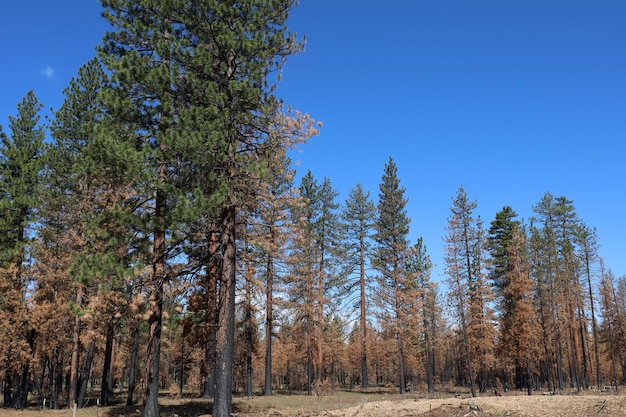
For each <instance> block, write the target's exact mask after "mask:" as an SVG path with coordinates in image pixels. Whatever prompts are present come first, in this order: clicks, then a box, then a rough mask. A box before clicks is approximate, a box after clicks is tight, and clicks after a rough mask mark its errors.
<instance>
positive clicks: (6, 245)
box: [0, 91, 46, 409]
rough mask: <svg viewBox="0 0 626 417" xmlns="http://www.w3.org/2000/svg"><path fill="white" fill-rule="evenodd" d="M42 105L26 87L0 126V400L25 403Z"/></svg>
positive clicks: (7, 404) (8, 403) (30, 346)
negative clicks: (6, 123) (1, 397)
mask: <svg viewBox="0 0 626 417" xmlns="http://www.w3.org/2000/svg"><path fill="white" fill-rule="evenodd" d="M41 108H42V105H41V104H40V103H39V101H38V100H37V97H36V96H35V93H33V92H32V91H29V92H28V93H27V94H26V96H25V97H24V98H23V99H22V101H21V102H20V103H19V104H18V106H17V115H15V116H9V130H10V134H8V135H7V134H6V133H4V132H3V130H2V128H1V127H0V294H1V295H0V334H1V335H0V346H2V348H1V349H0V355H1V356H0V358H1V359H0V361H1V363H3V364H4V366H3V369H2V371H3V372H2V374H3V375H4V381H3V386H4V406H5V407H13V408H17V409H22V408H24V407H26V404H27V400H28V398H27V397H28V392H29V383H30V380H29V378H30V367H31V356H32V352H31V350H32V349H33V346H34V338H35V334H34V332H33V331H32V326H31V324H30V323H29V312H28V309H29V307H28V303H27V289H28V286H29V280H30V279H31V277H30V274H29V273H28V270H27V268H28V267H27V264H28V263H29V262H27V261H28V259H29V257H30V256H31V251H32V238H33V233H34V226H35V224H34V223H35V221H36V215H37V211H38V210H39V208H40V206H41V199H40V191H41V187H42V170H43V155H44V138H45V136H46V128H45V126H43V125H42V124H41V123H40V118H41V116H40V115H39V112H40V110H41Z"/></svg>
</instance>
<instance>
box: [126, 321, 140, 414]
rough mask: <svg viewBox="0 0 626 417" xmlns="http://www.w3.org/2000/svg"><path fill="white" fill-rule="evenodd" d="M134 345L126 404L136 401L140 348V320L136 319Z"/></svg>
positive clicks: (129, 365)
mask: <svg viewBox="0 0 626 417" xmlns="http://www.w3.org/2000/svg"><path fill="white" fill-rule="evenodd" d="M132 337H133V346H132V348H131V354H130V363H129V364H128V395H127V397H126V405H133V404H134V403H135V401H134V398H133V397H134V396H135V385H136V382H137V381H136V379H137V377H136V375H137V353H138V350H139V321H135V324H134V325H133V333H132Z"/></svg>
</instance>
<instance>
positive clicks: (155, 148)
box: [100, 0, 312, 416]
mask: <svg viewBox="0 0 626 417" xmlns="http://www.w3.org/2000/svg"><path fill="white" fill-rule="evenodd" d="M292 4H293V1H291V0H263V1H260V0H259V1H254V2H248V3H236V2H228V3H223V2H219V1H215V0H212V1H206V2H201V3H199V2H195V1H190V0H189V1H187V0H186V1H182V2H178V1H172V0H159V1H156V2H155V1H147V0H142V1H130V0H103V5H104V6H105V17H106V18H107V19H108V20H109V22H110V23H111V24H112V25H113V27H114V29H115V31H113V32H109V33H108V34H106V35H105V39H104V45H103V46H102V47H101V49H100V51H101V55H102V57H103V60H104V62H105V63H106V65H107V67H108V68H109V70H111V72H112V88H111V89H110V91H109V93H108V95H107V97H108V106H109V109H110V112H111V115H112V117H113V119H114V120H115V121H116V122H117V123H118V125H119V126H122V127H123V128H124V129H123V131H122V134H121V135H120V134H119V133H117V135H116V136H117V137H118V140H114V139H113V138H112V137H109V140H106V141H105V143H107V144H108V145H109V146H108V148H109V153H110V154H111V155H114V156H115V159H117V160H118V161H117V163H118V166H120V165H122V166H125V167H126V168H132V169H129V172H128V174H130V175H132V176H133V177H134V178H136V179H137V186H138V187H141V188H140V191H139V194H140V195H142V196H143V198H144V200H143V201H146V202H148V203H149V205H148V206H146V207H145V208H142V210H140V211H139V212H140V213H142V214H144V216H142V218H143V219H145V226H143V229H144V233H145V235H149V234H151V235H152V247H153V250H152V260H151V263H152V266H153V272H152V276H151V278H150V280H149V282H147V283H146V284H147V290H149V293H150V294H151V300H150V303H149V305H150V309H151V310H150V319H149V327H150V340H149V348H148V349H149V351H148V352H149V357H148V369H147V391H146V405H145V407H144V410H143V414H144V415H145V416H152V415H157V414H158V404H157V391H158V381H157V378H158V369H159V349H160V338H161V326H162V303H163V299H162V297H163V292H162V287H163V284H164V282H165V281H166V280H167V276H166V271H167V268H166V265H167V257H168V256H169V255H173V254H174V253H175V251H176V250H177V248H178V247H179V243H180V242H181V241H182V240H184V239H185V233H184V232H185V226H187V225H189V224H192V223H193V222H194V219H197V218H199V217H202V215H203V214H204V213H207V212H211V213H213V214H214V216H215V217H216V218H217V219H218V221H217V226H218V231H219V248H220V258H221V260H222V261H221V269H220V271H219V274H220V275H219V290H218V301H219V302H218V322H217V324H218V326H217V333H216V365H217V366H216V370H217V375H216V391H215V406H214V415H217V416H226V415H229V414H230V411H231V403H232V391H231V388H232V372H231V370H232V367H233V355H234V347H233V344H234V326H235V317H234V316H235V284H236V283H235V279H236V275H235V265H236V223H237V209H238V207H239V206H240V205H241V201H242V199H243V195H245V193H247V192H249V191H250V188H249V186H250V185H251V184H252V183H254V184H256V181H251V180H250V178H253V179H254V178H257V177H259V176H260V175H265V174H264V170H263V169H262V159H261V158H258V156H259V152H260V151H261V150H263V151H264V152H267V151H268V150H269V148H270V146H279V147H284V146H289V145H290V144H292V143H294V142H296V141H302V140H303V139H304V138H306V137H307V135H308V134H309V133H312V132H308V133H304V130H306V129H308V128H309V127H310V124H309V123H308V121H307V120H306V119H305V118H301V117H299V116H298V115H296V117H294V118H291V119H290V118H285V117H283V116H282V115H281V114H280V103H279V102H278V100H277V99H276V98H275V97H274V95H273V89H274V86H273V80H272V79H271V78H270V77H271V75H272V74H273V73H275V72H277V71H278V70H280V67H281V65H282V63H283V61H284V59H285V57H287V56H288V55H290V54H292V53H294V52H295V51H297V50H298V49H299V45H297V43H296V42H295V41H294V38H293V37H292V36H291V35H290V34H288V33H287V30H286V27H285V21H286V19H287V16H288V13H289V10H290V8H291V6H292ZM286 121H287V122H286ZM275 126H280V127H281V129H275V128H274V127H275ZM268 132H272V134H274V133H275V132H280V136H279V137H280V138H281V140H280V141H267V140H266V139H267V138H268ZM120 136H121V138H122V139H123V140H119V138H120ZM207 182H208V183H209V184H210V188H209V189H208V190H207V187H206V183H207Z"/></svg>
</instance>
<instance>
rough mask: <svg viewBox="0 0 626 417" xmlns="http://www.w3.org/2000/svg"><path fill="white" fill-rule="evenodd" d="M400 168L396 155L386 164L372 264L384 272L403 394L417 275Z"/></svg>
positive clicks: (383, 295) (383, 294) (384, 298)
mask: <svg viewBox="0 0 626 417" xmlns="http://www.w3.org/2000/svg"><path fill="white" fill-rule="evenodd" d="M397 174H398V169H397V167H396V164H395V162H394V161H393V159H392V158H389V162H388V163H387V164H385V172H384V174H383V177H382V182H381V184H380V195H379V200H378V210H377V211H378V216H377V218H376V221H375V223H374V230H375V231H376V232H375V234H374V241H375V242H376V244H375V247H374V251H373V254H372V259H371V262H372V266H373V267H374V269H376V271H378V273H379V274H380V279H379V282H378V285H379V298H378V302H379V304H380V306H381V308H382V309H383V311H384V312H386V313H388V315H386V317H387V325H388V326H389V330H391V331H392V332H393V334H394V337H395V338H396V341H397V352H398V364H399V378H400V393H401V394H404V393H405V392H406V372H405V366H406V358H405V346H404V343H405V341H404V340H405V337H406V335H405V332H406V328H405V326H404V324H405V320H406V318H407V316H406V306H407V303H412V302H413V301H414V299H415V298H414V297H413V295H414V294H412V293H411V292H410V290H411V289H413V280H414V277H413V276H411V275H410V274H409V273H408V269H407V261H408V259H409V257H410V250H409V244H408V240H407V236H408V234H409V223H410V219H409V217H408V216H407V212H406V204H407V200H406V198H405V197H404V193H405V191H406V189H405V188H404V187H401V186H400V180H399V178H398V175H397Z"/></svg>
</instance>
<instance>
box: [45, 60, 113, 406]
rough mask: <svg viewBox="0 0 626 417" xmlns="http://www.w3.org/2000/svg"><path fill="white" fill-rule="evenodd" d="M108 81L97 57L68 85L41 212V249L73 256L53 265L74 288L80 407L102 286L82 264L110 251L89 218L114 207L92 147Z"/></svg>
mask: <svg viewBox="0 0 626 417" xmlns="http://www.w3.org/2000/svg"><path fill="white" fill-rule="evenodd" d="M106 83H107V77H106V75H105V73H104V71H103V69H102V66H101V64H100V63H99V61H98V60H96V59H92V60H91V61H89V62H88V63H87V64H85V65H84V66H82V67H81V68H80V69H79V71H78V77H76V78H74V79H72V80H71V81H70V85H69V86H68V88H66V89H65V96H66V99H65V102H64V103H63V105H62V106H61V108H60V109H59V110H58V111H57V112H56V114H55V119H54V121H53V122H52V125H51V133H52V137H53V139H54V144H53V146H52V147H51V149H50V151H49V152H48V158H47V171H48V172H47V174H48V178H49V185H48V187H47V190H46V191H47V198H46V203H45V205H44V210H43V213H42V225H43V241H42V243H43V245H42V247H41V251H53V253H54V255H52V254H51V255H52V256H55V257H60V256H61V253H63V254H64V255H66V256H67V257H68V261H67V262H68V264H67V265H65V270H64V271H63V270H62V269H60V268H59V267H58V260H56V261H55V260H53V259H50V260H49V262H48V263H49V264H50V266H51V267H52V271H54V273H56V274H62V275H63V276H62V277H59V278H62V280H63V281H65V282H66V283H67V284H66V285H69V286H70V287H71V288H72V290H73V292H74V294H73V296H72V299H71V300H67V302H68V303H71V305H72V308H73V311H74V323H73V330H72V357H71V361H70V386H69V389H70V392H69V398H70V401H69V403H68V407H71V406H72V405H73V404H74V403H76V404H77V406H78V407H79V408H81V407H82V406H83V404H82V402H81V401H78V399H79V397H81V398H84V393H82V395H81V394H80V393H79V358H80V356H81V345H82V344H83V343H82V342H81V340H83V339H84V337H81V329H82V328H83V327H84V323H83V320H82V316H83V315H84V314H85V311H84V307H85V306H86V305H87V304H88V303H89V297H90V295H91V294H94V293H95V289H94V285H95V286H97V284H98V283H97V282H95V281H96V280H95V279H94V278H95V275H96V274H95V271H89V270H88V269H87V268H85V267H84V265H82V266H81V264H83V263H87V258H89V257H90V254H94V253H95V252H96V251H97V253H101V252H106V249H105V248H103V247H102V246H98V247H97V249H96V250H95V251H94V249H95V248H94V245H90V244H89V243H91V242H93V239H90V238H92V237H93V236H94V235H96V234H95V233H93V226H94V223H93V222H91V221H90V218H92V216H93V215H95V213H97V211H99V210H110V209H111V206H110V205H108V204H103V203H104V198H103V197H104V196H105V192H104V190H105V189H106V186H105V183H104V181H103V180H101V179H99V178H98V176H99V169H98V167H97V166H96V165H95V163H94V162H95V161H94V160H93V159H91V158H90V157H89V151H88V149H89V148H90V147H92V146H93V144H94V129H95V126H96V125H97V124H98V123H99V122H101V121H102V119H103V117H104V108H103V105H102V102H101V100H100V99H99V97H98V95H99V93H100V91H101V89H102V88H103V87H104V86H105V85H106ZM41 251H40V252H41ZM40 255H41V256H42V257H43V256H44V254H43V253H40ZM40 264H41V262H40ZM53 265H55V266H53ZM42 267H43V265H42ZM79 271H81V272H80V273H78V272H79ZM72 272H73V273H72ZM51 275H52V274H50V273H48V274H45V275H44V276H51Z"/></svg>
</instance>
